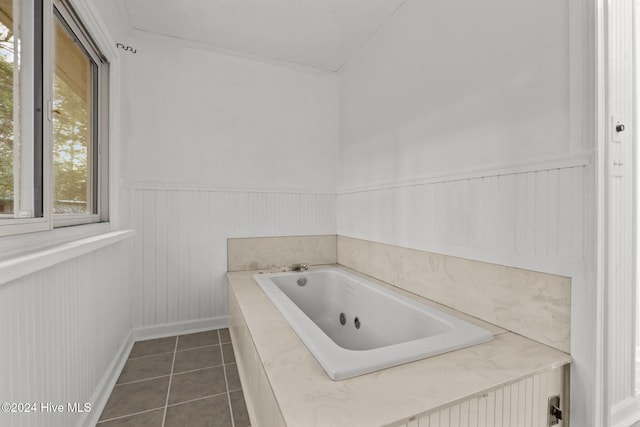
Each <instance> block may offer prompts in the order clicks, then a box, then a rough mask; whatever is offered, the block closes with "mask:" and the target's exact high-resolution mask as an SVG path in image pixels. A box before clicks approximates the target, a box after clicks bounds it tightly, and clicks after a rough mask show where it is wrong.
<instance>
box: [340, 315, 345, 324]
mask: <svg viewBox="0 0 640 427" xmlns="http://www.w3.org/2000/svg"><path fill="white" fill-rule="evenodd" d="M345 323H347V316H345V315H344V313H340V324H341V325H344V324H345Z"/></svg>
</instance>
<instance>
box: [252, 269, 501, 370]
mask: <svg viewBox="0 0 640 427" xmlns="http://www.w3.org/2000/svg"><path fill="white" fill-rule="evenodd" d="M302 277H304V278H305V279H306V284H304V285H303V286H300V285H298V283H297V282H298V279H300V278H302ZM254 279H255V280H256V282H258V284H259V285H260V287H261V288H262V290H263V291H264V292H265V293H266V294H267V296H268V297H269V299H270V300H271V302H272V303H273V304H274V305H275V306H276V308H277V309H278V310H279V311H280V313H281V314H282V316H283V317H284V318H285V319H286V320H287V322H289V325H291V327H292V328H293V330H294V331H295V332H296V333H297V334H298V336H299V337H300V339H301V340H302V342H303V343H304V344H305V345H306V346H307V348H308V349H309V350H310V351H311V353H312V354H313V356H314V357H315V358H316V360H317V361H318V363H320V365H321V366H322V368H323V369H324V370H325V371H326V373H327V375H328V376H329V377H330V378H331V379H333V380H342V379H346V378H351V377H354V376H356V375H362V374H366V373H369V372H373V371H377V370H380V369H384V368H389V367H391V366H396V365H400V364H402V363H407V362H412V361H414V360H418V359H423V358H425V357H429V356H435V355H437V354H441V353H445V352H447V351H451V350H456V349H459V348H463V347H468V346H470V345H474V344H479V343H482V342H486V341H490V340H491V339H493V336H492V335H491V333H489V332H488V331H486V330H484V329H482V328H479V327H477V326H475V325H471V324H470V323H467V322H465V321H463V320H460V319H457V318H455V317H452V316H450V315H448V314H445V313H443V312H441V311H438V310H436V309H434V308H432V307H428V306H426V305H424V304H420V303H419V302H417V301H414V300H412V299H410V298H407V297H405V296H403V295H400V294H398V293H396V292H393V291H391V290H388V289H385V288H383V287H381V286H379V285H376V284H374V283H372V282H370V281H367V280H365V279H363V278H361V277H358V276H356V275H353V274H350V273H348V272H346V271H344V270H341V269H339V268H336V267H327V268H322V269H317V270H311V271H306V272H303V273H300V272H289V273H274V274H256V275H255V276H254ZM341 313H343V314H344V316H343V318H342V319H341ZM356 319H357V320H356ZM341 320H344V321H345V324H344V325H343V324H341ZM357 326H359V327H357Z"/></svg>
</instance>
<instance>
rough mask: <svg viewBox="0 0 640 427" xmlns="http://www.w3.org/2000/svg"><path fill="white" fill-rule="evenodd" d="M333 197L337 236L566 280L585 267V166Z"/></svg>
mask: <svg viewBox="0 0 640 427" xmlns="http://www.w3.org/2000/svg"><path fill="white" fill-rule="evenodd" d="M541 169H543V170H538V171H524V172H513V173H505V174H495V175H492V174H491V173H487V175H486V176H483V177H471V178H464V177H463V178H460V179H457V178H455V177H452V178H442V179H438V180H433V182H426V183H421V184H408V185H398V186H394V187H392V188H384V189H377V190H376V189H373V190H362V191H350V192H345V193H342V194H340V195H338V199H337V227H338V234H339V235H345V236H349V237H356V238H360V239H365V240H372V241H377V242H382V243H389V244H394V245H399V246H405V247H410V248H415V249H422V250H427V251H431V252H437V253H442V254H447V255H454V256H459V257H463V258H471V259H476V260H480V261H486V262H493V263H497V264H502V265H510V266H513V267H520V268H525V269H531V270H536V271H542V272H548V273H553V274H559V275H566V276H573V275H575V274H576V272H578V273H579V274H582V273H581V272H582V271H583V262H584V245H583V235H584V230H583V228H584V214H583V211H584V209H583V207H584V202H583V196H584V188H583V186H584V185H585V182H586V173H587V169H588V166H572V167H565V168H550V169H544V168H541Z"/></svg>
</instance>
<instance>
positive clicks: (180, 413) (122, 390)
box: [97, 329, 249, 427]
mask: <svg viewBox="0 0 640 427" xmlns="http://www.w3.org/2000/svg"><path fill="white" fill-rule="evenodd" d="M182 426H184V427H201V426H202V427H205V426H206V427H249V415H248V414H247V407H246V405H245V401H244V395H243V393H242V386H241V384H240V377H239V376H238V368H237V366H236V363H235V357H234V354H233V345H232V344H231V337H230V336H229V330H228V329H220V330H216V331H207V332H200V333H197V334H189V335H179V336H176V337H169V338H160V339H156V340H148V341H139V342H137V343H135V344H134V346H133V349H132V350H131V353H130V354H129V359H128V360H127V363H126V364H125V366H124V369H123V370H122V373H121V374H120V377H119V378H118V381H117V382H116V386H115V387H114V389H113V391H112V392H111V396H110V397H109V400H108V401H107V404H106V405H105V408H104V410H103V411H102V415H101V416H100V421H99V422H98V425H97V427H182Z"/></svg>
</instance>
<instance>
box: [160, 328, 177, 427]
mask: <svg viewBox="0 0 640 427" xmlns="http://www.w3.org/2000/svg"><path fill="white" fill-rule="evenodd" d="M179 339H180V337H178V336H176V344H175V347H173V360H172V361H171V374H169V387H168V388H167V398H166V400H165V401H164V414H162V427H164V422H165V420H166V419H167V407H168V405H169V395H170V394H171V380H172V379H173V366H174V365H175V363H176V353H177V352H178V341H179Z"/></svg>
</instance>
